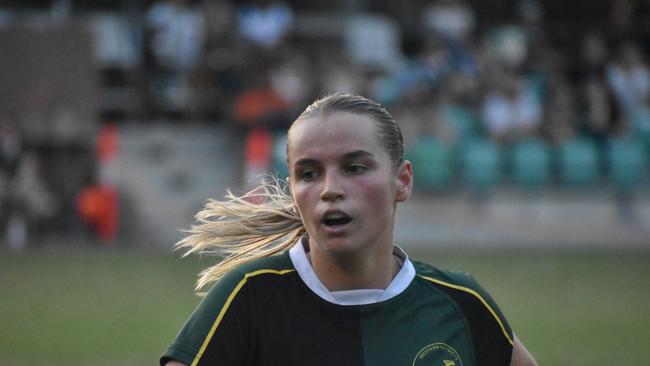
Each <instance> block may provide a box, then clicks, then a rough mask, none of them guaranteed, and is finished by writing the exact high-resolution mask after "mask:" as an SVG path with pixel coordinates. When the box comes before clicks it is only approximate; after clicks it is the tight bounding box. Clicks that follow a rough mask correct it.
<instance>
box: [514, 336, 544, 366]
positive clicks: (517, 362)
mask: <svg viewBox="0 0 650 366" xmlns="http://www.w3.org/2000/svg"><path fill="white" fill-rule="evenodd" d="M510 366H537V362H536V361H535V359H534V358H533V355H531V354H530V352H528V350H527V349H526V347H524V344H523V343H521V341H520V340H519V338H517V336H515V339H514V345H513V346H512V358H511V360H510Z"/></svg>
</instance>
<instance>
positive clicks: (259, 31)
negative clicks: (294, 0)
mask: <svg viewBox="0 0 650 366" xmlns="http://www.w3.org/2000/svg"><path fill="white" fill-rule="evenodd" d="M292 25H293V10H292V9H291V8H290V7H289V6H288V5H287V4H285V3H284V2H281V1H274V0H255V1H253V2H252V3H251V4H247V5H244V6H242V7H240V8H239V9H238V15H237V27H238V29H239V34H240V36H241V37H242V38H243V39H244V40H246V41H248V42H251V43H252V44H254V45H256V46H258V47H261V48H265V49H272V48H276V47H278V46H279V45H280V44H281V43H282V41H283V40H284V39H285V37H286V36H287V35H288V34H289V31H290V30H291V27H292Z"/></svg>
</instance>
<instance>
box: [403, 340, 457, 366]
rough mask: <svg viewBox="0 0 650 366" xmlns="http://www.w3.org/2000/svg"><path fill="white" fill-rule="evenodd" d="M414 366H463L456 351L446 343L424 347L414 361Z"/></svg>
mask: <svg viewBox="0 0 650 366" xmlns="http://www.w3.org/2000/svg"><path fill="white" fill-rule="evenodd" d="M412 365H413V366H463V361H462V360H461V358H460V355H459V354H458V352H456V350H455V349H454V348H453V347H451V346H450V345H448V344H446V343H432V344H428V345H426V346H424V347H423V348H422V349H421V350H420V351H419V352H418V353H417V355H415V358H414V359H413V364H412Z"/></svg>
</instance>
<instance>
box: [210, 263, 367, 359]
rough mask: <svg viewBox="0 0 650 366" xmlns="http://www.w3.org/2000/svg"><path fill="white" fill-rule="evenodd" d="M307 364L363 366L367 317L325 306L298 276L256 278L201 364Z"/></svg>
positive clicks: (354, 310)
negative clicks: (364, 319) (363, 332)
mask: <svg viewBox="0 0 650 366" xmlns="http://www.w3.org/2000/svg"><path fill="white" fill-rule="evenodd" d="M305 360H308V362H305ZM307 364H308V365H310V366H321V365H322V366H326V365H327V366H330V365H337V366H348V365H349V366H359V365H363V364H364V359H363V344H362V339H361V312H360V310H359V307H357V306H350V307H340V306H336V305H333V304H330V303H328V302H326V301H324V300H323V299H321V298H320V297H318V296H317V295H315V294H314V293H313V292H311V290H309V288H308V287H307V286H306V285H304V284H303V283H302V281H301V280H300V278H299V276H298V274H297V273H296V272H294V273H290V274H285V275H276V274H260V275H256V276H254V277H250V278H249V279H248V280H247V282H246V284H245V285H244V286H243V287H242V288H241V290H240V291H239V293H238V294H237V296H236V297H235V298H234V299H233V301H232V303H231V304H230V306H229V308H228V311H227V312H226V313H225V315H224V317H223V319H222V321H221V323H220V324H219V327H218V328H217V331H216V332H215V334H214V336H213V338H212V339H211V342H210V343H209V345H208V347H207V348H206V350H205V352H204V354H203V356H202V357H201V359H200V362H199V366H208V365H219V366H221V365H250V366H260V365H264V366H275V365H277V366H290V365H296V366H298V365H300V366H302V365H307Z"/></svg>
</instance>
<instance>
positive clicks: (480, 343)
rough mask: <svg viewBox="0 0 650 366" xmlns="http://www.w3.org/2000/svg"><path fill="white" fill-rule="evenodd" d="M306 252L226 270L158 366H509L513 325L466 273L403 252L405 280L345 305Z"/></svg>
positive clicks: (292, 252)
mask: <svg viewBox="0 0 650 366" xmlns="http://www.w3.org/2000/svg"><path fill="white" fill-rule="evenodd" d="M306 258H307V257H306V255H305V252H304V248H302V245H296V246H295V247H294V248H293V249H291V250H290V251H288V252H285V253H284V254H282V255H278V256H274V257H270V258H264V259H261V260H257V261H254V262H251V263H248V264H246V265H243V266H241V267H240V268H238V269H236V270H233V271H232V272H230V273H229V274H228V275H226V276H225V277H224V278H222V279H221V280H220V281H219V282H218V283H217V284H216V285H215V286H214V287H213V288H212V289H211V290H210V291H209V293H208V295H207V296H206V298H205V299H204V300H203V301H202V302H201V304H200V305H199V306H198V307H197V309H196V310H195V311H194V313H193V314H192V316H191V317H190V318H189V320H188V321H187V323H186V324H185V326H184V327H183V328H182V330H181V332H180V333H179V334H178V336H177V337H176V339H175V340H174V341H173V343H172V344H171V345H170V346H169V348H168V349H167V351H166V353H165V354H164V356H163V357H162V358H161V360H160V363H161V365H164V364H165V363H166V362H167V361H168V360H170V359H174V360H178V361H180V362H183V363H185V364H186V365H190V366H197V365H198V366H203V365H206V366H207V365H218V366H231V365H237V366H239V365H278V366H280V365H282V366H290V365H296V366H304V365H313V366H319V365H328V366H331V365H337V366H347V365H350V366H362V365H373V366H392V365H396V366H397V365H400V366H402V365H404V366H405V365H408V366H425V365H426V366H429V365H432V366H433V365H435V366H472V365H490V366H498V365H509V364H510V358H511V354H512V344H513V335H512V331H511V330H510V327H509V325H508V323H507V322H506V320H505V318H504V317H503V315H502V314H501V311H500V310H499V308H498V307H497V306H496V304H495V303H494V301H493V300H492V298H491V297H490V296H489V294H488V293H487V292H486V291H485V290H483V289H482V288H481V287H480V286H479V285H478V284H477V283H476V281H475V280H474V279H473V278H472V277H471V276H470V275H468V274H465V273H460V272H450V271H443V270H440V269H436V268H434V267H431V266H428V265H425V264H422V263H417V262H411V261H410V260H409V259H408V258H407V257H404V258H403V260H404V263H403V266H402V269H401V270H400V273H398V275H397V276H396V278H395V279H394V281H393V282H402V284H401V285H399V284H398V285H395V284H394V283H392V284H391V286H389V288H388V289H387V290H386V291H385V292H388V294H386V293H383V294H382V293H381V292H382V291H381V290H378V291H379V292H380V293H378V294H377V297H376V301H374V300H373V301H371V302H368V301H367V299H363V300H362V301H358V304H356V305H342V304H341V303H337V302H338V300H337V299H340V297H339V298H337V297H331V296H330V297H328V296H329V295H326V294H325V295H324V294H323V290H322V289H323V288H324V286H323V285H322V284H320V282H319V281H318V280H316V281H318V282H319V283H318V284H314V278H315V277H314V273H313V270H312V269H311V266H310V265H309V264H307V265H305V263H308V260H307V259H306ZM310 276H311V277H310ZM318 286H323V287H322V288H319V287H318ZM390 288H392V290H391V291H392V293H391V291H389V289H390ZM396 289H397V291H395V290H396ZM362 291H363V290H362ZM369 291H372V290H369ZM376 291H377V290H376ZM352 293H353V292H352ZM344 295H346V296H349V295H350V294H344ZM372 296H375V294H372ZM362 297H363V296H362ZM352 303H354V301H353V302H352Z"/></svg>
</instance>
